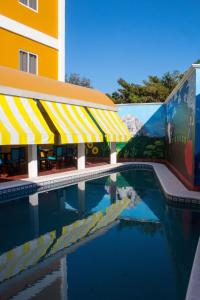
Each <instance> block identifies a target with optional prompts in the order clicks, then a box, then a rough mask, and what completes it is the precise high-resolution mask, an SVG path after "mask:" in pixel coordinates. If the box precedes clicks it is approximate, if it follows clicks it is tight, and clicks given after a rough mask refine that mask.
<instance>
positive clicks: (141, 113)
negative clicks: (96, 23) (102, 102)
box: [117, 103, 165, 159]
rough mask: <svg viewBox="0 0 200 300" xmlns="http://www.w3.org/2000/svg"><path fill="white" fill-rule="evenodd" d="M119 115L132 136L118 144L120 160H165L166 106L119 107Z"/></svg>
mask: <svg viewBox="0 0 200 300" xmlns="http://www.w3.org/2000/svg"><path fill="white" fill-rule="evenodd" d="M119 115H120V117H121V118H122V120H123V122H124V123H125V124H126V126H127V127H128V129H129V131H130V132H131V134H132V136H133V137H132V138H131V140H130V141H129V142H128V143H117V152H118V158H121V159H128V158H147V159H148V158H149V159H152V158H159V159H163V158H165V105H164V104H160V103H159V104H157V103H155V104H130V105H119Z"/></svg>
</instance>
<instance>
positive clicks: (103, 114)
mask: <svg viewBox="0 0 200 300" xmlns="http://www.w3.org/2000/svg"><path fill="white" fill-rule="evenodd" d="M88 109H89V112H90V113H91V115H92V116H93V118H94V119H95V120H96V122H97V123H98V124H99V126H100V128H101V129H102V131H103V132H104V134H105V137H106V140H107V141H108V142H127V141H128V140H129V139H130V138H131V134H130V132H129V131H128V129H127V127H126V125H125V124H124V123H123V122H122V120H121V119H120V117H119V116H118V114H117V113H116V112H115V111H110V110H103V109H97V108H88Z"/></svg>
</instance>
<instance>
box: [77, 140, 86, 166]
mask: <svg viewBox="0 0 200 300" xmlns="http://www.w3.org/2000/svg"><path fill="white" fill-rule="evenodd" d="M77 169H78V170H83V169H85V144H84V143H80V144H78V155H77Z"/></svg>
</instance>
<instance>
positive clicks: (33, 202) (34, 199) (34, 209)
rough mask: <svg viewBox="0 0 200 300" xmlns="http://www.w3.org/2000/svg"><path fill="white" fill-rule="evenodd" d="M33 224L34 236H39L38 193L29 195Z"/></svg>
mask: <svg viewBox="0 0 200 300" xmlns="http://www.w3.org/2000/svg"><path fill="white" fill-rule="evenodd" d="M29 204H30V217H31V225H32V227H33V232H34V236H35V237H38V236H39V212H38V193H36V194H33V195H30V196H29Z"/></svg>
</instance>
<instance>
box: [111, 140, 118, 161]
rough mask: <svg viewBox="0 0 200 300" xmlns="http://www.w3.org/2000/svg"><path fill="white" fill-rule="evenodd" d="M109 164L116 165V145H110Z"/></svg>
mask: <svg viewBox="0 0 200 300" xmlns="http://www.w3.org/2000/svg"><path fill="white" fill-rule="evenodd" d="M110 163H111V164H116V163H117V150H116V143H115V142H111V143H110Z"/></svg>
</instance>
